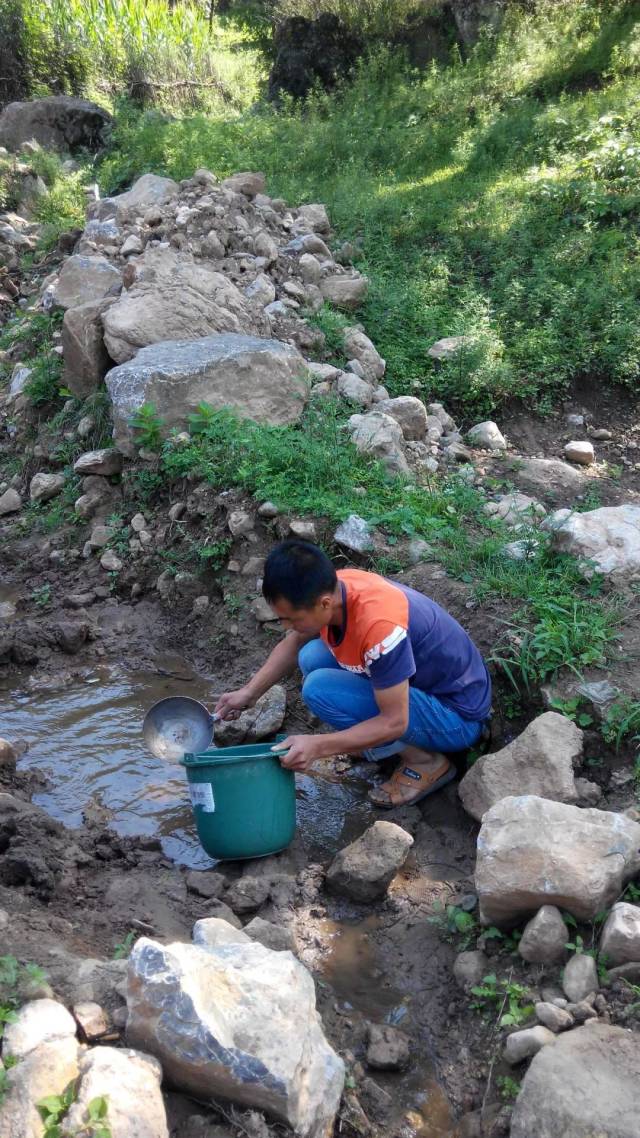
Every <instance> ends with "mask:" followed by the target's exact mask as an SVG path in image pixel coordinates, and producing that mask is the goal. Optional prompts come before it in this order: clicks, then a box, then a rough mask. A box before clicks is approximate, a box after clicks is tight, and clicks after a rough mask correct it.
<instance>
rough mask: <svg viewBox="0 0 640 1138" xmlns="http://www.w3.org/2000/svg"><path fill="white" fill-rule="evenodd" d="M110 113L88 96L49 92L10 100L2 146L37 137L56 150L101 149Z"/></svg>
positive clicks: (0, 133)
mask: <svg viewBox="0 0 640 1138" xmlns="http://www.w3.org/2000/svg"><path fill="white" fill-rule="evenodd" d="M111 121H112V119H111V115H110V114H108V113H107V111H105V110H103V108H102V107H98V106H97V105H96V103H90V102H89V100H88V99H74V98H72V97H71V96H70V95H49V96H48V97H47V98H45V99H31V100H30V101H29V102H25V103H9V105H8V107H5V109H4V110H3V112H2V114H1V115H0V146H6V147H7V149H8V150H18V149H19V148H20V146H21V145H22V143H23V142H29V141H31V139H35V141H36V142H39V143H40V145H41V146H44V147H46V148H47V149H53V150H76V149H78V148H80V147H82V149H83V150H98V149H99V148H100V147H101V146H103V145H104V144H105V142H106V140H107V135H108V132H109V126H110V123H111Z"/></svg>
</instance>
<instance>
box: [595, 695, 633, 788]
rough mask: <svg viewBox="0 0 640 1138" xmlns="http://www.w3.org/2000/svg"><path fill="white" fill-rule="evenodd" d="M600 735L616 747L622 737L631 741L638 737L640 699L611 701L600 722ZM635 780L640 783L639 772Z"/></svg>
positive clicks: (618, 745)
mask: <svg viewBox="0 0 640 1138" xmlns="http://www.w3.org/2000/svg"><path fill="white" fill-rule="evenodd" d="M602 737H603V739H604V740H605V742H606V743H613V744H615V747H616V748H619V747H620V744H621V743H622V741H623V739H627V738H631V739H632V741H633V742H636V741H637V740H638V739H640V701H639V700H635V699H622V700H617V701H616V702H615V703H612V704H611V707H610V708H609V709H608V711H607V714H606V715H605V718H604V721H603V724H602ZM636 781H637V782H638V783H640V772H639V774H638V778H637V780H636ZM638 790H640V785H639V786H638Z"/></svg>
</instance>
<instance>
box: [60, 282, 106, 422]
mask: <svg viewBox="0 0 640 1138" xmlns="http://www.w3.org/2000/svg"><path fill="white" fill-rule="evenodd" d="M114 300H115V298H111V297H107V298H106V299H105V300H98V301H95V300H90V301H88V302H87V303H86V304H79V305H77V307H76V308H68V309H67V311H66V312H65V314H64V320H63V321H62V348H63V352H64V355H63V359H64V371H63V373H62V374H63V381H64V384H65V386H66V387H68V388H69V390H70V391H71V393H72V394H73V395H75V396H76V398H77V399H86V397H87V396H88V395H91V394H92V393H93V392H94V391H97V390H98V387H99V386H100V384H101V382H102V380H103V379H104V377H105V374H106V372H107V371H108V369H109V367H110V366H111V363H112V361H111V360H110V358H109V353H108V352H107V349H106V347H105V344H104V329H103V327H102V315H103V313H104V312H106V310H107V308H108V307H109V306H110V305H111V304H113V303H114Z"/></svg>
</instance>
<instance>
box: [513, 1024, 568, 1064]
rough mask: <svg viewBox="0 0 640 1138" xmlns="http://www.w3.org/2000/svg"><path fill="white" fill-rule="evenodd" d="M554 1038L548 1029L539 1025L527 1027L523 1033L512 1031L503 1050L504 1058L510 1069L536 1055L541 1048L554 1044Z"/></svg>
mask: <svg viewBox="0 0 640 1138" xmlns="http://www.w3.org/2000/svg"><path fill="white" fill-rule="evenodd" d="M555 1041H556V1037H555V1035H554V1033H553V1032H552V1031H549V1028H548V1027H543V1026H542V1025H541V1024H539V1025H538V1026H537V1027H527V1028H525V1029H524V1030H523V1031H514V1032H513V1034H512V1035H510V1036H509V1037H508V1038H507V1042H506V1044H505V1048H504V1058H505V1059H506V1061H507V1063H509V1064H510V1065H511V1066H512V1067H513V1066H515V1064H516V1063H521V1062H522V1060H523V1059H529V1058H530V1056H531V1055H536V1054H537V1052H538V1051H540V1049H541V1048H542V1047H546V1046H548V1044H550V1043H555Z"/></svg>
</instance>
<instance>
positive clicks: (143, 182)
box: [105, 174, 179, 221]
mask: <svg viewBox="0 0 640 1138" xmlns="http://www.w3.org/2000/svg"><path fill="white" fill-rule="evenodd" d="M178 189H179V187H178V184H177V182H174V181H173V180H172V179H171V178H161V177H159V175H158V174H143V175H142V177H140V178H138V180H137V181H136V182H134V183H133V185H132V187H131V189H130V190H126V192H125V193H124V194H118V196H117V197H114V198H109V199H107V200H108V204H109V206H110V207H112V209H113V214H114V216H115V217H116V218H117V219H118V221H128V220H129V219H133V218H135V217H137V216H138V215H141V216H144V214H145V213H146V212H147V210H148V209H151V208H152V206H164V205H167V204H168V203H169V202H171V201H173V199H174V198H177V196H178ZM105 204H106V203H105Z"/></svg>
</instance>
